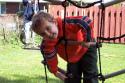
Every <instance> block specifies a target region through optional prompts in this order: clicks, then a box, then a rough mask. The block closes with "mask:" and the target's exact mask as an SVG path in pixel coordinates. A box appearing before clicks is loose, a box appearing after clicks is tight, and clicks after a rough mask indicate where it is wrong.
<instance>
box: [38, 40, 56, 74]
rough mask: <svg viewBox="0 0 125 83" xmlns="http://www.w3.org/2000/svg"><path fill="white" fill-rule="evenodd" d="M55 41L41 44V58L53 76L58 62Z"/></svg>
mask: <svg viewBox="0 0 125 83" xmlns="http://www.w3.org/2000/svg"><path fill="white" fill-rule="evenodd" d="M56 43H57V40H56V39H55V40H43V42H42V44H41V48H40V49H41V52H42V54H43V57H44V58H45V60H46V62H47V66H48V69H49V70H50V72H51V73H53V74H55V73H56V72H57V70H58V67H57V65H58V60H57V51H56V48H55V47H56V46H55V45H56Z"/></svg>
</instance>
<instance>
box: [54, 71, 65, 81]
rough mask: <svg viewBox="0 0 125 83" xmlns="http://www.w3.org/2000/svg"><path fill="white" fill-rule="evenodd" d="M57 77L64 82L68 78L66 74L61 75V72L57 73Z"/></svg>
mask: <svg viewBox="0 0 125 83" xmlns="http://www.w3.org/2000/svg"><path fill="white" fill-rule="evenodd" d="M55 76H56V77H58V78H59V79H61V80H63V81H64V80H65V79H66V78H67V76H66V75H65V74H63V73H61V72H60V71H57V72H56V74H55Z"/></svg>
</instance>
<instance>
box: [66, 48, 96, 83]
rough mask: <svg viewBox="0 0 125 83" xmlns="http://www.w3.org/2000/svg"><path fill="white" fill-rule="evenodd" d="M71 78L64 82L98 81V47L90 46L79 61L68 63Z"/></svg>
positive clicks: (93, 82) (84, 82) (86, 82)
mask: <svg viewBox="0 0 125 83" xmlns="http://www.w3.org/2000/svg"><path fill="white" fill-rule="evenodd" d="M68 71H69V74H70V75H71V78H68V79H66V80H65V82H64V83H98V78H97V76H96V75H97V74H98V68H97V49H96V47H90V48H89V49H88V51H87V52H86V54H85V55H83V57H82V58H81V59H80V60H79V61H78V62H77V63H68Z"/></svg>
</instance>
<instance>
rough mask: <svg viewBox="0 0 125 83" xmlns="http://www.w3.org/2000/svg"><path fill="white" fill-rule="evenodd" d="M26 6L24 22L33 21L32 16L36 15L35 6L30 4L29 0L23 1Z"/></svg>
mask: <svg viewBox="0 0 125 83" xmlns="http://www.w3.org/2000/svg"><path fill="white" fill-rule="evenodd" d="M23 5H24V20H26V21H31V19H32V16H33V14H34V5H33V4H32V3H29V2H28V0H23ZM37 11H38V5H37Z"/></svg>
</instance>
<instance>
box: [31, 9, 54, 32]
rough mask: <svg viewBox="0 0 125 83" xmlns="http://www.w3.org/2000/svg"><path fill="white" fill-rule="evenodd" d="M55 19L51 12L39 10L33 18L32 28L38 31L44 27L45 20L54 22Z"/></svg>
mask: <svg viewBox="0 0 125 83" xmlns="http://www.w3.org/2000/svg"><path fill="white" fill-rule="evenodd" d="M53 20H54V17H53V16H51V15H50V14H48V13H45V12H42V11H39V12H38V13H37V14H36V15H34V16H33V18H32V25H31V29H32V30H33V31H34V32H37V31H38V30H39V29H40V28H42V25H43V23H45V21H48V22H53Z"/></svg>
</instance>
